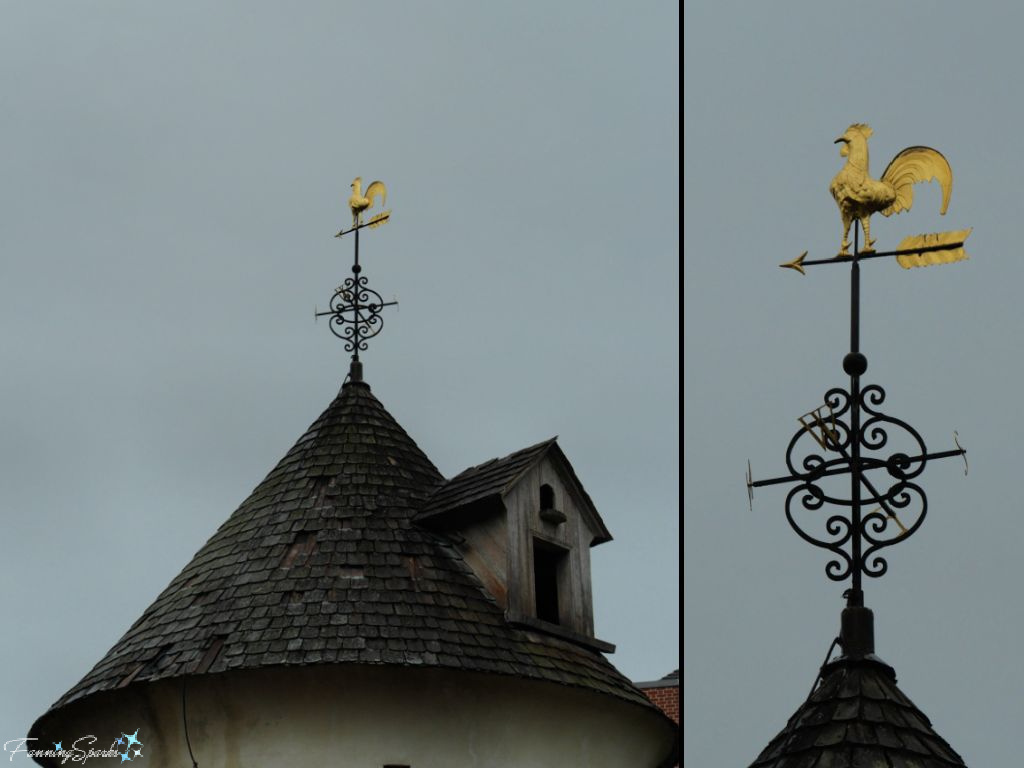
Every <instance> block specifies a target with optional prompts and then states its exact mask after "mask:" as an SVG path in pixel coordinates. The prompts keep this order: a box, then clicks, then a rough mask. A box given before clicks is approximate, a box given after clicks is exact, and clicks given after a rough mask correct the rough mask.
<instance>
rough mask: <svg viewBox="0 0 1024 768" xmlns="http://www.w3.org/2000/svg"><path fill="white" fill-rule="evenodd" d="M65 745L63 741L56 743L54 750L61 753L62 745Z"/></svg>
mask: <svg viewBox="0 0 1024 768" xmlns="http://www.w3.org/2000/svg"><path fill="white" fill-rule="evenodd" d="M63 743H64V742H63V741H58V742H57V743H55V744H54V745H53V748H54V749H55V750H56V751H57V752H60V748H61V745H62V744H63Z"/></svg>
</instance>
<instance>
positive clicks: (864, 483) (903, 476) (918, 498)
mask: <svg viewBox="0 0 1024 768" xmlns="http://www.w3.org/2000/svg"><path fill="white" fill-rule="evenodd" d="M858 227H859V225H858V224H856V223H855V227H854V242H853V254H852V255H850V254H848V253H842V252H841V253H840V254H839V255H838V256H836V257H835V258H832V259H820V260H815V261H805V260H804V257H805V256H806V253H805V254H804V256H801V257H800V258H798V259H796V260H795V261H794V262H790V263H788V264H782V265H780V266H783V267H788V268H791V269H796V270H797V271H799V272H800V273H801V274H803V267H809V266H812V265H823V264H843V263H849V264H850V268H851V271H850V274H851V278H850V280H851V282H850V352H849V354H847V355H846V356H845V357H844V358H843V370H844V371H845V372H846V373H847V374H849V376H850V388H849V390H845V389H842V388H839V387H837V388H834V389H830V390H828V392H826V393H825V397H824V402H823V403H822V404H821V405H819V406H818V407H817V408H814V409H813V410H811V411H809V412H808V413H806V414H804V415H803V416H801V417H800V418H799V419H798V421H799V423H800V428H799V429H798V430H797V432H796V434H794V435H793V438H792V439H791V440H790V441H789V446H788V448H787V449H786V468H787V469H788V470H789V474H788V475H784V476H780V477H772V478H768V479H766V480H754V479H753V477H752V473H751V470H750V463H749V462H748V463H747V492H748V494H749V498H750V502H751V507H753V498H754V488H760V487H762V486H766V485H778V484H784V483H788V484H793V487H792V488H791V489H790V491H789V493H788V494H787V496H786V519H787V520H788V521H789V524H790V525H791V526H792V528H793V530H795V531H796V532H797V534H798V535H799V536H800V537H801V538H802V539H803V540H804V541H807V542H809V543H810V544H813V545H814V546H816V547H821V548H822V549H827V550H829V551H830V552H832V553H834V554H835V555H836V557H835V558H833V559H832V560H830V561H829V562H828V564H827V565H826V566H825V573H826V574H827V575H828V577H829V578H830V579H832V580H833V581H845V580H846V579H851V580H852V584H851V588H850V589H849V590H848V591H847V593H846V598H847V605H848V606H850V607H854V606H858V607H859V606H863V605H864V592H863V590H862V587H861V578H862V575H867V576H871V577H879V576H882V575H883V574H884V573H885V572H886V571H887V570H888V563H887V562H886V560H885V558H884V557H881V556H880V555H878V552H879V551H880V550H882V549H883V548H885V547H890V546H892V545H893V544H898V543H899V542H901V541H904V540H906V539H908V538H909V537H910V536H912V535H913V534H914V533H915V532H916V531H917V530H918V528H920V527H921V524H922V523H923V522H924V518H925V515H926V514H927V512H928V497H927V496H926V495H925V492H924V489H923V488H922V487H921V486H920V485H919V484H918V483H917V478H918V477H919V476H920V475H921V473H922V472H924V468H925V466H926V465H927V463H928V461H929V460H931V459H941V458H946V457H950V456H961V457H963V459H964V474H967V451H965V450H964V449H963V448H962V447H961V446H960V443H959V441H958V440H957V433H956V432H954V433H953V441H954V443H955V444H956V449H955V450H949V451H939V452H936V453H929V451H928V449H927V448H926V447H925V443H924V440H923V439H922V437H921V435H920V434H919V433H918V432H917V430H915V429H914V428H913V427H911V426H910V425H909V424H907V423H906V422H904V421H901V420H900V419H897V418H894V417H892V416H889V415H887V414H885V413H883V412H882V411H881V410H879V406H881V404H882V403H883V402H884V401H885V390H883V389H882V388H881V387H880V386H878V385H877V384H871V385H868V386H864V387H862V386H861V376H862V375H863V374H864V372H865V371H866V370H867V365H868V364H867V358H866V357H865V356H864V355H863V354H862V353H861V351H860V262H861V261H863V260H864V259H868V258H880V257H886V256H895V257H896V258H897V259H899V260H900V262H901V265H902V264H903V260H905V259H915V258H916V259H929V258H931V257H930V256H928V255H925V254H932V253H935V254H936V257H935V258H936V259H942V254H940V253H938V252H940V251H952V252H954V253H960V254H962V253H963V239H964V238H960V240H959V241H957V240H955V239H954V238H951V237H946V238H945V239H944V240H941V241H940V242H939V243H938V244H934V243H935V242H936V241H935V239H934V237H933V236H923V237H919V238H911V239H908V241H909V240H914V242H913V243H908V241H904V243H901V245H904V244H905V243H908V244H912V245H916V247H910V248H902V249H900V250H895V251H886V252H875V251H874V250H865V251H860V250H859V247H858V246H859V228H858ZM967 232H969V230H968V231H966V232H965V233H963V234H964V235H966V234H967ZM947 234H954V233H947ZM960 258H966V255H965V254H964V255H963V256H961V257H960ZM957 260H959V259H957ZM923 263H924V264H926V263H946V261H945V260H936V261H934V262H931V261H926V262H923ZM916 265H917V264H914V266H916ZM901 448H902V450H900V449H901ZM846 475H849V479H850V486H849V490H848V491H847V492H844V489H843V488H842V485H843V484H842V483H841V482H839V481H841V480H842V479H843V477H844V476H846ZM826 504H828V505H832V506H833V507H839V508H841V509H842V508H848V509H849V514H848V515H846V514H842V513H838V514H833V515H830V516H829V517H827V518H825V519H824V520H823V519H822V516H821V515H819V514H814V513H817V512H819V511H820V510H821V509H822V508H823V507H824V506H825V505H826ZM865 508H867V509H869V511H867V512H865V511H864V509H865ZM808 518H810V519H808ZM815 524H816V526H817V527H816V528H813V529H812V526H814V525H815ZM822 527H823V528H824V534H819V533H818V531H820V530H821V528H822Z"/></svg>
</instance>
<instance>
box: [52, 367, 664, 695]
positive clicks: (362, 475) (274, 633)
mask: <svg viewBox="0 0 1024 768" xmlns="http://www.w3.org/2000/svg"><path fill="white" fill-rule="evenodd" d="M541 445H546V443H544V444H541ZM530 450H539V448H538V447H536V446H535V447H534V449H527V452H528V451H530ZM520 453H526V452H520ZM441 483H443V478H442V477H441V475H440V473H439V472H438V471H437V469H435V467H434V466H433V464H431V462H430V460H429V459H427V457H426V456H425V455H424V454H423V452H422V451H420V449H419V448H418V447H417V446H416V444H415V443H414V442H413V441H412V439H411V438H410V437H409V436H408V435H407V434H406V433H405V431H404V430H403V429H402V428H401V427H400V426H399V425H398V424H397V423H396V422H395V421H394V419H393V418H392V417H391V415H390V414H389V413H388V412H387V411H386V410H385V409H384V407H383V406H382V405H381V404H380V402H379V401H378V400H377V399H376V398H375V397H374V396H373V395H372V394H371V392H370V388H369V387H368V386H366V385H365V384H363V383H352V384H348V385H346V386H345V387H343V388H342V391H341V393H340V394H339V395H338V397H337V398H336V399H335V400H334V401H333V402H332V403H331V405H330V406H329V407H328V408H327V410H326V411H324V413H323V414H322V415H321V416H320V418H318V419H317V420H316V422H315V423H314V424H313V425H312V426H311V427H310V428H309V430H308V431H307V432H306V434H304V435H303V436H302V437H301V438H300V439H299V441H298V442H297V443H296V444H295V446H294V447H293V448H292V449H291V450H290V451H289V452H288V454H287V455H286V456H285V457H284V458H283V459H282V460H281V462H280V463H279V464H278V465H277V466H276V467H275V468H274V469H273V470H272V471H271V472H270V474H269V475H267V477H266V479H264V481H263V482H262V483H260V485H259V486H258V487H257V488H256V489H255V490H254V491H253V492H252V494H251V495H250V496H249V498H248V499H246V500H245V502H243V503H242V505H241V506H240V507H239V508H238V510H237V511H236V512H235V513H234V514H233V515H231V517H230V518H229V519H228V520H227V521H226V522H225V523H224V524H223V525H222V526H221V527H220V529H219V530H218V531H217V532H216V533H215V534H214V535H213V537H212V538H211V539H210V540H209V541H208V542H207V543H206V545H205V546H203V547H202V549H200V550H199V552H198V553H197V554H196V556H195V557H194V558H193V560H192V561H191V562H190V563H189V564H188V565H187V566H186V567H185V569H184V570H183V571H182V572H181V573H180V574H179V575H178V576H177V577H176V578H175V579H174V580H173V581H172V582H171V583H170V585H169V586H168V587H167V588H166V589H165V590H164V591H163V593H162V594H160V596H159V597H157V599H156V601H155V602H154V603H153V604H152V605H151V606H150V607H149V608H148V609H146V611H145V613H143V615H142V617H141V618H140V619H139V620H138V621H137V622H136V623H135V624H134V625H133V626H132V627H131V628H130V629H129V630H128V631H127V632H126V633H125V635H124V636H123V637H122V638H121V639H120V640H119V641H118V642H117V644H116V645H115V646H114V647H113V648H112V649H111V650H110V651H109V652H108V653H107V655H106V656H104V657H103V659H101V660H100V662H99V663H98V664H97V665H96V666H95V667H94V668H93V669H92V671H90V672H89V673H88V674H87V675H86V676H85V677H84V678H83V679H82V681H81V682H79V683H78V684H77V685H76V686H75V687H74V688H72V689H71V690H70V691H68V693H67V694H65V695H64V696H63V697H62V698H61V699H60V701H58V702H57V703H56V704H55V705H54V707H55V708H56V707H60V706H62V705H64V704H67V703H70V702H72V701H74V700H77V699H80V698H82V697H85V696H88V695H89V694H92V693H94V692H97V691H105V690H110V689H114V688H117V687H123V686H126V685H129V684H133V683H139V682H142V681H147V680H157V679H162V678H169V677H176V676H179V675H187V674H204V673H211V674H212V673H218V672H223V671H228V670H238V669H252V668H258V667H266V666H277V665H288V664H330V663H359V664H396V665H428V666H436V667H448V668H452V669H462V670H472V671H478V672H494V673H500V674H509V675H517V676H521V677H527V678H535V679H539V680H547V681H552V682H557V683H563V684H568V685H574V686H582V687H585V688H589V689H592V690H596V691H601V692H604V693H608V694H611V695H613V696H617V697H620V698H622V699H626V700H629V701H633V702H636V703H638V704H641V705H644V706H650V705H649V703H648V702H647V699H646V698H645V697H644V696H643V695H642V694H641V693H640V692H639V691H637V690H636V689H635V688H634V687H633V686H632V685H631V684H630V683H629V682H628V681H627V680H626V679H625V678H624V677H623V676H622V675H620V674H619V673H618V672H617V671H616V670H615V668H614V667H612V666H611V664H609V663H608V662H607V661H606V660H605V659H604V657H603V656H601V655H600V654H598V653H594V652H591V651H588V650H586V649H583V648H581V647H579V646H577V645H574V644H572V643H570V642H566V641H563V640H560V639H558V638H556V637H551V636H547V635H544V634H540V633H535V632H532V631H529V630H528V629H523V628H517V627H513V626H510V625H509V624H508V623H506V621H505V619H504V614H503V612H502V610H501V609H500V608H499V607H498V605H497V604H496V603H495V602H494V601H493V599H491V598H490V596H489V595H488V594H487V592H486V591H485V589H484V588H483V586H482V585H481V584H480V582H479V581H478V580H477V579H476V577H475V575H474V574H473V573H472V571H471V570H470V569H469V568H468V567H467V566H466V565H465V563H464V562H463V561H462V559H461V558H460V556H459V555H458V553H457V552H456V550H455V549H454V548H453V547H451V546H450V545H449V544H448V543H447V541H446V540H445V539H444V538H443V537H442V536H441V535H439V534H435V533H432V532H430V531H427V530H423V529H421V528H420V527H418V526H417V525H416V524H415V523H414V522H413V517H414V515H415V514H416V511H417V509H418V508H419V507H420V506H421V505H422V503H423V501H424V499H425V498H426V497H427V496H428V495H429V494H430V493H431V492H432V491H434V490H435V489H436V488H437V487H439V485H440V484H441Z"/></svg>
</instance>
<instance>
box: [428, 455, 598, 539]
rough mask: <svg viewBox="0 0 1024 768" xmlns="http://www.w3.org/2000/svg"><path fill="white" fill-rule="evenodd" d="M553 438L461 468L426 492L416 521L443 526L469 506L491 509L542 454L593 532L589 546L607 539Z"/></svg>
mask: <svg viewBox="0 0 1024 768" xmlns="http://www.w3.org/2000/svg"><path fill="white" fill-rule="evenodd" d="M557 441H558V437H557V436H555V437H552V438H549V439H547V440H544V441H542V442H539V443H537V444H535V445H531V446H529V447H527V448H523V449H521V450H518V451H515V452H514V453H510V454H508V455H507V456H503V457H502V458H499V459H490V460H489V461H485V462H484V463H482V464H477V465H476V466H475V467H470V468H469V469H465V470H463V471H462V472H460V473H459V474H457V475H456V476H455V477H453V478H452V479H451V480H448V481H445V482H444V483H442V484H441V485H439V486H438V487H437V488H436V489H435V490H434V491H433V493H431V494H430V496H429V497H428V498H427V500H426V502H425V503H424V504H423V507H422V510H421V512H420V513H419V515H417V517H416V520H417V522H420V523H423V524H427V525H430V524H434V525H442V526H443V525H444V524H446V523H448V522H451V521H458V520H462V519H465V518H466V516H467V515H470V516H471V515H472V512H471V510H473V509H476V510H482V511H483V512H485V513H486V512H488V511H490V510H491V509H495V508H496V504H497V503H498V502H500V500H501V498H502V497H503V496H504V495H505V494H506V493H508V492H509V491H510V490H511V489H512V488H513V487H514V486H515V484H516V483H517V482H518V481H519V479H520V478H521V477H523V475H525V474H526V473H527V472H528V471H529V470H530V469H532V468H533V467H534V466H536V465H537V464H538V463H539V462H540V461H541V460H543V459H544V458H545V457H550V459H551V460H552V462H553V463H554V464H555V466H557V467H558V468H559V469H560V471H561V472H562V473H563V475H564V476H565V478H566V480H567V481H568V483H569V484H570V486H571V487H572V489H573V492H574V493H575V494H576V496H577V498H578V499H579V501H580V503H581V507H582V509H583V510H584V511H585V514H586V515H587V518H588V520H589V521H590V522H591V523H592V524H593V527H594V529H595V530H596V531H597V534H596V535H595V536H594V539H593V541H592V542H591V546H594V545H596V544H603V543H604V542H606V541H611V539H612V535H611V533H609V531H608V528H607V527H606V526H605V524H604V521H603V520H602V519H601V515H600V514H599V513H598V511H597V508H596V507H595V506H594V502H593V501H592V500H591V498H590V495H589V494H588V493H587V491H586V489H585V488H584V487H583V484H582V483H581V482H580V481H579V478H578V477H577V476H576V472H575V470H573V468H572V464H570V463H569V459H568V458H566V456H565V454H564V453H563V452H562V449H561V448H559V446H558V442H557Z"/></svg>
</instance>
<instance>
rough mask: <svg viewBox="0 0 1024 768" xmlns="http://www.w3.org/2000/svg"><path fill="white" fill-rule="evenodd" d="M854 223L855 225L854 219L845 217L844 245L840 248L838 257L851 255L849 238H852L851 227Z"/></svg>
mask: <svg viewBox="0 0 1024 768" xmlns="http://www.w3.org/2000/svg"><path fill="white" fill-rule="evenodd" d="M852 223H853V219H848V218H846V217H845V216H844V217H843V242H842V245H840V246H839V253H838V254H837V255H838V256H849V255H850V254H849V248H850V240H849V237H850V225H851V224H852Z"/></svg>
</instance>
